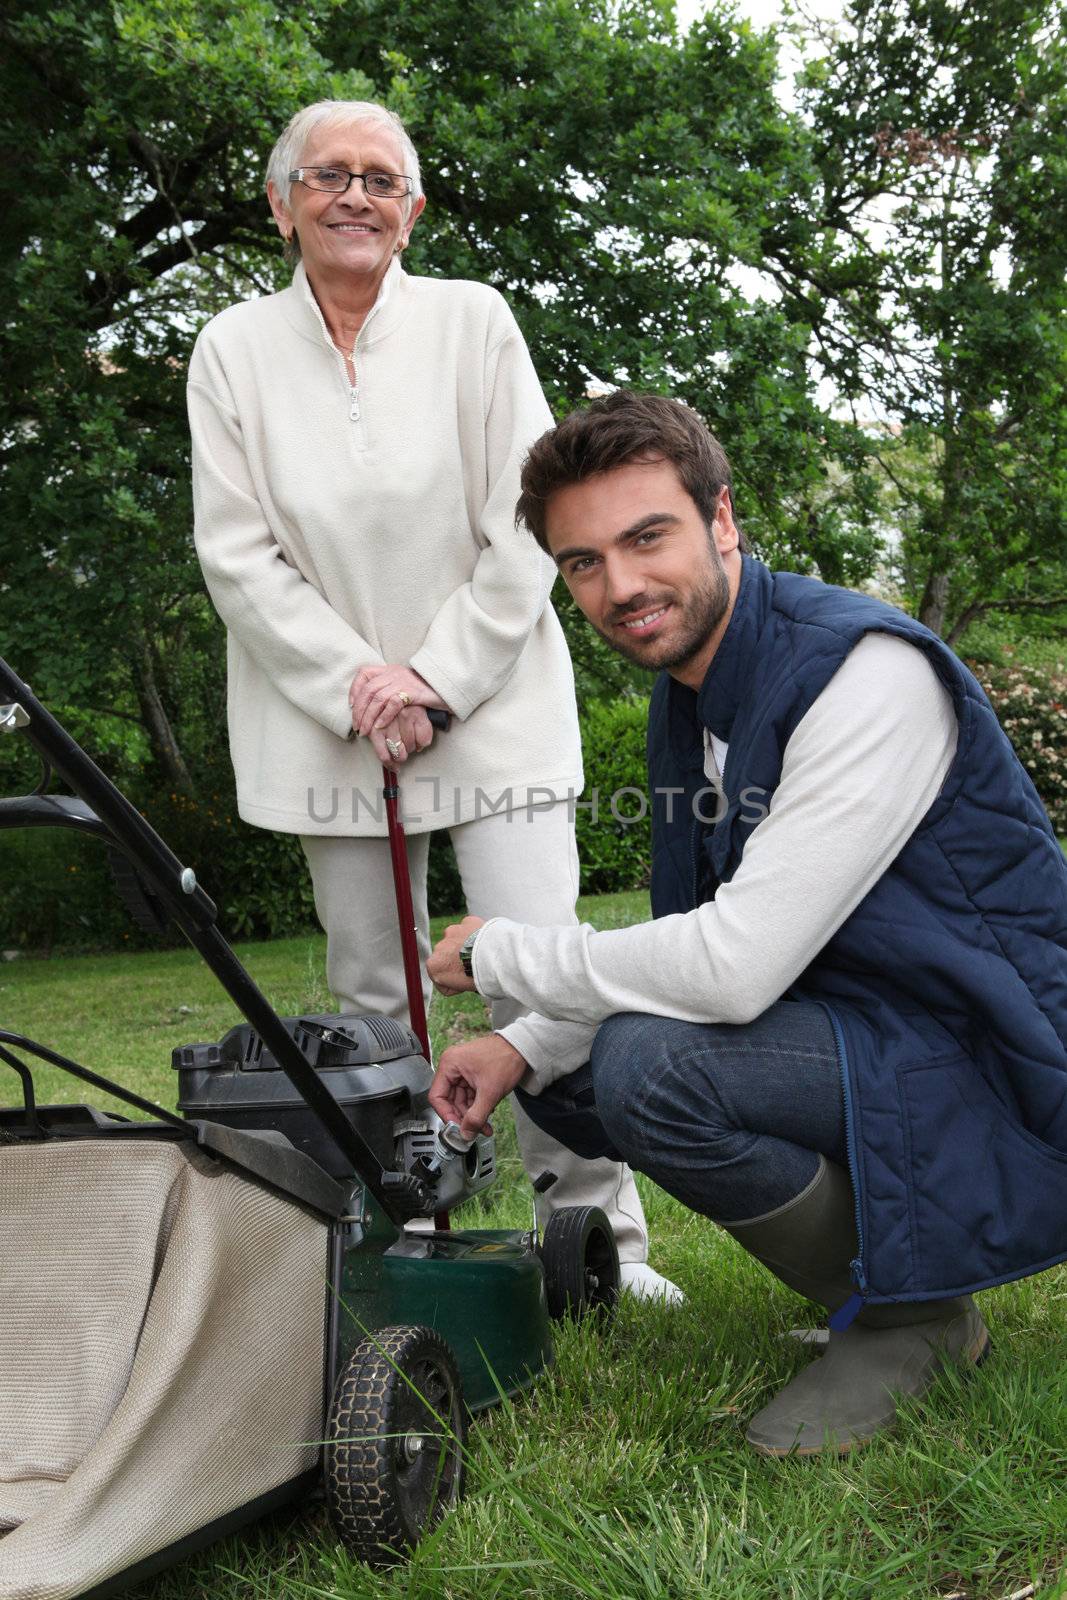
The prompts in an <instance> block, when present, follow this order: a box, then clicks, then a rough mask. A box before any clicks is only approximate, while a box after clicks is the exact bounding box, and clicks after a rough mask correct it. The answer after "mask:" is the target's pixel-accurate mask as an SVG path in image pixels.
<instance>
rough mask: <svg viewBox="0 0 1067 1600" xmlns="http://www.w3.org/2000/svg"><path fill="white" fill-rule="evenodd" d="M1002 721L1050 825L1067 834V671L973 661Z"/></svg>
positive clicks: (1061, 834) (972, 668)
mask: <svg viewBox="0 0 1067 1600" xmlns="http://www.w3.org/2000/svg"><path fill="white" fill-rule="evenodd" d="M970 667H971V670H972V672H973V673H974V674H975V676H976V677H977V679H978V681H979V682H980V683H981V685H982V688H983V689H984V690H985V692H986V694H987V695H988V696H989V698H990V700H991V701H992V702H993V709H994V710H995V711H996V713H997V716H998V717H999V718H1000V724H1001V727H1002V728H1003V729H1004V731H1005V733H1006V734H1007V735H1008V738H1009V739H1010V740H1011V742H1012V744H1013V745H1014V746H1015V750H1016V754H1017V755H1018V757H1019V760H1020V761H1021V762H1022V764H1023V766H1024V767H1025V768H1026V770H1027V772H1028V773H1029V774H1030V776H1031V778H1033V780H1034V787H1035V788H1036V789H1037V792H1038V794H1039V795H1040V796H1041V799H1042V800H1043V801H1044V804H1045V810H1046V811H1047V812H1048V814H1049V817H1050V819H1051V822H1052V826H1053V828H1055V830H1056V832H1057V833H1058V834H1059V835H1060V837H1061V838H1062V837H1064V836H1065V835H1067V673H1064V672H1062V671H1061V672H1050V671H1048V670H1047V669H1044V668H1041V667H1032V666H1018V665H1015V664H1014V663H1012V664H1011V665H1008V666H1000V667H991V666H987V665H985V664H984V663H980V662H973V661H972V662H971V663H970Z"/></svg>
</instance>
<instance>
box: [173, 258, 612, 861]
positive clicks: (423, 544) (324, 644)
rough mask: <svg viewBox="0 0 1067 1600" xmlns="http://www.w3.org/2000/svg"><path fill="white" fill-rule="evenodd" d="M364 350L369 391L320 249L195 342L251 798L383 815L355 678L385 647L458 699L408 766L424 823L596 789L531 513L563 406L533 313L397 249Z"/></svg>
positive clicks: (244, 796)
mask: <svg viewBox="0 0 1067 1600" xmlns="http://www.w3.org/2000/svg"><path fill="white" fill-rule="evenodd" d="M355 367H356V380H357V382H356V389H355V391H352V390H351V389H350V386H349V382H348V378H347V375H346V372H345V367H344V361H343V358H342V356H341V354H340V352H339V351H338V350H337V349H336V348H335V347H334V345H333V343H332V341H331V340H330V338H329V335H328V333H327V331H326V326H325V323H324V322H323V319H322V315H321V312H320V310H319V307H318V305H317V303H316V301H315V298H314V296H313V294H312V293H311V290H310V287H309V285H308V282H307V278H306V275H305V273H304V270H303V268H302V267H298V268H297V271H296V274H295V276H294V279H293V282H292V285H291V286H290V287H289V288H288V289H284V290H283V291H282V292H281V293H280V294H274V295H270V296H267V297H265V298H263V299H258V300H249V301H245V302H243V303H242V304H240V305H235V306H231V307H230V308H229V309H228V310H227V311H224V312H222V313H221V315H219V316H217V317H215V318H213V320H212V321H211V322H209V323H208V324H207V325H206V327H205V328H204V329H203V331H202V332H201V334H200V337H199V338H198V339H197V342H196V347H195V349H194V351H193V355H192V360H191V362H190V368H189V417H190V426H191V429H192V439H193V498H194V510H195V537H196V547H197V552H198V554H199V557H200V561H201V564H202V566H203V570H204V577H205V579H206V582H207V586H208V590H209V592H210V594H211V598H212V600H213V601H214V603H215V606H216V608H217V610H218V612H219V614H220V616H221V617H222V619H223V621H224V622H225V624H226V627H227V630H228V655H227V664H228V699H227V709H228V720H229V733H230V751H231V755H232V759H233V764H234V770H235V773H236V777H237V796H238V809H239V811H240V814H241V816H242V817H244V818H245V820H246V821H248V822H253V823H257V824H258V825H259V826H260V827H264V828H272V829H276V830H279V831H281V832H288V833H316V834H342V835H343V834H357V835H374V834H382V833H384V832H385V819H384V814H383V811H382V803H381V795H380V791H381V776H380V767H379V765H378V762H377V760H376V758H375V756H374V752H373V749H372V747H371V745H370V742H369V740H365V739H356V740H351V739H349V737H348V735H349V732H350V727H351V722H350V715H349V708H348V689H349V685H350V684H351V681H352V679H353V677H354V676H355V674H356V672H357V671H358V669H359V668H360V667H361V666H365V665H368V664H370V663H380V662H383V661H385V662H407V663H410V665H411V666H412V667H413V668H414V669H415V671H416V672H419V673H421V674H422V676H423V677H424V678H426V680H427V681H428V682H429V683H430V684H432V686H433V687H434V688H435V689H436V690H437V691H438V693H439V694H440V695H441V696H442V698H443V699H444V700H445V701H446V703H447V704H448V705H449V706H450V707H451V708H452V710H453V711H454V713H455V718H456V720H455V721H454V722H453V726H452V729H451V730H450V732H449V733H447V734H444V735H438V737H437V738H436V739H435V740H434V743H433V745H432V746H431V747H430V749H429V750H427V751H424V752H422V753H421V754H420V755H418V756H415V757H413V758H412V759H411V760H409V761H408V762H407V763H406V764H405V766H404V768H403V769H402V772H401V779H400V783H401V797H402V807H403V815H404V821H405V824H406V826H407V827H408V828H409V829H410V830H411V831H412V832H423V831H426V830H428V829H431V828H438V827H447V826H449V825H451V824H453V823H457V822H465V821H469V820H470V819H471V818H473V817H475V816H477V815H479V814H485V813H487V812H488V811H489V810H491V809H493V808H494V807H495V808H497V809H500V808H501V806H502V805H503V806H507V805H509V804H510V805H511V806H515V807H518V806H523V805H525V804H527V803H532V804H536V803H537V802H539V801H541V802H544V801H547V800H550V799H559V798H565V797H567V796H568V794H570V793H574V792H580V790H581V786H582V772H581V750H580V742H579V736H578V720H577V712H576V709H575V701H574V683H573V675H572V671H571V664H570V657H569V655H568V652H567V647H566V643H565V641H564V638H563V633H562V630H561V628H560V625H559V620H558V618H557V617H556V614H555V612H554V611H553V609H552V606H551V604H550V602H549V598H548V596H549V591H550V589H551V587H552V583H553V579H554V577H555V569H554V567H553V564H552V562H551V561H549V559H548V558H547V556H545V555H544V553H543V552H542V551H541V550H540V549H539V548H538V546H537V545H536V543H535V542H534V540H533V539H532V538H531V536H530V535H529V534H528V533H527V532H525V531H520V530H518V529H516V527H515V524H514V513H515V502H516V499H517V497H518V490H519V468H520V465H521V462H522V458H523V455H524V454H525V452H526V450H527V448H528V447H529V445H530V444H531V443H532V442H533V440H534V439H536V438H537V437H538V436H539V435H540V434H541V433H543V432H544V431H545V429H546V428H548V427H549V426H551V421H552V419H551V414H550V412H549V410H548V407H547V405H546V404H545V400H544V396H543V395H542V393H541V388H540V384H539V383H538V380H537V375H536V373H535V372H534V368H533V364H532V362H531V360H530V357H529V353H528V351H527V349H526V346H525V343H524V342H523V338H522V335H521V333H520V332H519V329H518V326H517V325H516V322H515V319H514V317H513V316H512V315H511V312H510V311H509V309H508V307H507V305H506V304H505V302H504V300H503V299H502V298H501V297H500V295H498V294H497V293H496V291H495V290H493V289H490V288H488V287H487V286H486V285H484V284H478V283H465V282H459V281H445V280H440V279H433V278H412V277H409V276H408V275H407V274H406V273H404V272H403V271H402V269H401V267H400V263H399V260H398V261H396V262H394V263H393V264H392V266H391V267H390V269H389V272H388V273H387V275H386V279H385V282H384V284H383V286H382V292H381V294H380V295H379V298H378V302H377V303H376V305H375V307H374V308H373V310H372V311H371V313H370V315H369V316H368V317H367V319H366V321H365V323H364V325H363V327H362V329H361V330H360V334H359V338H358V340H357V342H356V349H355Z"/></svg>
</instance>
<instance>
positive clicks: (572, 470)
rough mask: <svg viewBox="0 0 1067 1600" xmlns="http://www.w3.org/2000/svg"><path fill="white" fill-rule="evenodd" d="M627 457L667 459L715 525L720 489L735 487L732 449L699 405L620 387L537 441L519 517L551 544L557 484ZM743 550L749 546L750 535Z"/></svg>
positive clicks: (707, 521)
mask: <svg viewBox="0 0 1067 1600" xmlns="http://www.w3.org/2000/svg"><path fill="white" fill-rule="evenodd" d="M629 461H669V462H670V463H671V465H672V466H673V467H674V470H675V471H676V472H677V474H678V477H679V480H680V482H681V485H682V488H683V489H684V490H685V491H686V493H687V494H688V495H689V496H690V498H691V499H692V500H693V501H694V502H695V504H696V507H697V510H698V511H699V512H700V515H701V516H702V517H703V519H704V522H705V525H706V526H707V527H708V529H709V530H710V528H711V525H712V522H713V521H714V519H715V512H716V509H717V507H718V503H719V494H720V492H721V491H722V490H723V489H731V488H732V487H733V474H732V473H731V471H730V463H729V461H728V460H727V459H726V452H725V450H724V449H723V447H722V445H721V444H720V443H719V441H718V440H717V439H716V437H715V435H714V434H713V433H712V432H711V431H710V429H709V428H708V427H707V425H706V424H705V423H704V422H703V421H702V420H701V419H700V417H698V416H697V414H696V412H695V411H691V410H690V408H689V407H688V406H687V405H684V404H683V403H682V401H681V400H670V399H668V398H667V397H666V396H665V395H661V394H635V393H634V392H633V390H632V389H616V390H614V391H613V393H611V394H608V395H604V396H603V398H602V399H599V400H594V401H592V402H591V403H590V404H589V405H588V406H585V407H583V408H582V410H580V411H572V412H571V414H570V416H567V417H564V419H563V421H562V422H561V423H560V424H559V426H558V427H557V428H552V429H550V430H549V432H548V433H543V434H542V435H541V437H540V439H538V440H537V442H536V444H534V445H533V446H531V449H530V453H529V455H528V456H527V457H526V460H525V462H524V463H523V468H522V493H521V494H520V495H519V502H518V505H517V506H516V507H515V520H516V522H524V523H525V524H526V526H527V527H528V528H529V530H530V532H531V533H532V534H533V536H534V538H535V539H536V540H537V542H538V544H539V545H540V546H541V548H542V550H548V540H547V539H546V537H545V511H546V509H547V506H548V502H549V500H550V499H551V497H552V496H553V495H554V494H555V493H556V492H557V490H559V489H566V488H567V487H568V486H569V485H570V484H572V483H581V482H582V481H583V479H585V478H591V477H592V476H593V474H594V473H597V472H610V471H611V470H612V469H613V468H614V467H621V466H623V465H625V464H626V463H627V462H629ZM741 549H742V550H747V549H748V543H747V541H746V539H745V536H744V534H742V535H741ZM549 553H550V554H551V552H549Z"/></svg>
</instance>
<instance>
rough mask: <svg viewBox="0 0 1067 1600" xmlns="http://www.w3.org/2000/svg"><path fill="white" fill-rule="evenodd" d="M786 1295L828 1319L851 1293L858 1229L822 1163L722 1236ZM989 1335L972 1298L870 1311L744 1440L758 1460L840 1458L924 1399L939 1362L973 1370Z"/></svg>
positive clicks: (834, 1171) (834, 1337)
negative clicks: (802, 1182)
mask: <svg viewBox="0 0 1067 1600" xmlns="http://www.w3.org/2000/svg"><path fill="white" fill-rule="evenodd" d="M726 1231H727V1233H729V1234H731V1235H732V1236H733V1238H735V1239H736V1240H737V1241H738V1243H739V1244H741V1245H743V1246H744V1248H745V1249H746V1250H747V1251H748V1252H749V1254H750V1255H753V1256H755V1257H756V1258H757V1260H759V1261H762V1262H763V1264H764V1266H766V1267H769V1268H770V1270H771V1271H772V1272H773V1273H774V1275H775V1277H777V1278H780V1279H781V1281H782V1282H783V1283H785V1284H788V1285H789V1287H790V1288H791V1289H796V1290H798V1291H799V1292H800V1293H801V1294H804V1295H807V1296H808V1297H809V1299H813V1300H818V1301H821V1303H822V1304H823V1305H825V1306H827V1307H828V1308H829V1309H830V1310H831V1311H834V1310H836V1309H837V1308H838V1307H839V1306H841V1305H843V1304H844V1303H845V1301H846V1300H847V1299H848V1298H849V1296H850V1294H851V1293H852V1283H851V1276H850V1271H849V1263H850V1262H851V1261H852V1259H853V1257H854V1256H855V1254H856V1222H855V1210H854V1206H853V1200H852V1185H851V1183H850V1182H849V1178H848V1174H847V1173H846V1172H845V1171H844V1170H843V1169H842V1168H841V1167H838V1166H835V1165H833V1164H832V1163H831V1162H828V1161H825V1160H821V1159H820V1165H819V1170H818V1172H817V1173H816V1175H815V1177H814V1178H813V1179H812V1181H811V1183H810V1184H809V1185H808V1187H807V1188H806V1189H805V1190H803V1191H802V1193H801V1194H799V1195H798V1196H797V1197H796V1199H794V1200H791V1201H788V1202H787V1203H786V1204H785V1205H784V1206H780V1207H779V1208H778V1209H777V1210H776V1211H771V1212H768V1213H767V1214H766V1215H765V1216H762V1217H755V1218H753V1219H752V1220H751V1221H749V1222H739V1223H730V1224H729V1226H728V1227H727V1229H726ZM988 1347H989V1335H988V1333H987V1332H986V1329H985V1324H984V1323H983V1322H982V1318H981V1316H980V1315H979V1313H978V1310H977V1307H976V1306H975V1304H974V1301H973V1300H972V1299H971V1297H970V1296H969V1295H967V1296H964V1297H962V1298H959V1299H952V1300H924V1301H912V1302H909V1303H907V1304H894V1305H884V1306H868V1307H866V1308H865V1309H864V1310H863V1311H861V1312H860V1314H859V1316H858V1317H857V1318H856V1320H855V1321H854V1322H853V1323H852V1324H851V1325H850V1326H849V1327H848V1328H845V1329H844V1330H843V1331H841V1332H836V1331H834V1330H832V1329H831V1332H830V1337H829V1342H828V1343H827V1345H826V1347H825V1354H824V1355H822V1356H820V1358H819V1359H818V1360H817V1361H814V1362H813V1363H812V1364H811V1366H809V1367H805V1369H804V1371H803V1372H801V1373H799V1374H798V1376H797V1377H795V1378H794V1379H793V1380H792V1382H791V1383H787V1384H786V1386H785V1388H784V1389H782V1390H781V1391H780V1392H779V1393H778V1394H777V1395H776V1396H775V1397H774V1399H773V1400H772V1401H771V1402H770V1404H769V1405H767V1406H764V1408H763V1410H762V1411H759V1412H757V1414H756V1415H755V1416H754V1417H753V1419H752V1421H751V1423H750V1424H749V1427H748V1431H747V1433H746V1435H745V1437H746V1439H747V1440H748V1442H749V1444H750V1445H752V1446H753V1448H754V1449H756V1450H759V1451H760V1452H761V1453H762V1454H764V1455H772V1456H785V1455H815V1454H817V1453H818V1452H820V1451H823V1450H834V1451H837V1452H838V1453H839V1454H845V1453H847V1452H848V1451H849V1450H854V1449H856V1448H857V1447H858V1446H860V1445H863V1444H866V1442H867V1441H868V1440H869V1439H871V1438H873V1437H874V1435H875V1434H876V1433H878V1432H879V1431H880V1430H881V1429H882V1428H885V1427H888V1426H889V1425H890V1424H891V1423H892V1422H893V1421H894V1419H895V1417H896V1407H897V1399H898V1397H899V1396H901V1395H906V1396H910V1397H915V1396H917V1395H921V1394H923V1393H924V1392H925V1391H926V1390H927V1389H928V1388H929V1387H930V1384H931V1383H932V1382H933V1380H934V1377H935V1376H936V1374H937V1370H938V1367H939V1365H940V1363H941V1362H942V1361H944V1360H952V1361H958V1362H960V1363H961V1364H968V1363H970V1364H977V1363H978V1362H979V1361H981V1360H982V1358H983V1357H984V1356H985V1354H986V1351H987V1350H988Z"/></svg>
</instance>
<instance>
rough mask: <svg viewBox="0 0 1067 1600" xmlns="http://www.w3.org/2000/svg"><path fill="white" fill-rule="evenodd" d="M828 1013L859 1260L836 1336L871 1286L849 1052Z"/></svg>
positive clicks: (835, 1323) (835, 1322) (833, 1320)
mask: <svg viewBox="0 0 1067 1600" xmlns="http://www.w3.org/2000/svg"><path fill="white" fill-rule="evenodd" d="M816 1004H818V1005H819V1006H821V1007H822V1009H823V1011H825V1013H826V1015H827V1017H828V1019H829V1022H830V1026H831V1027H832V1028H833V1030H834V1043H835V1044H836V1046H837V1065H838V1070H839V1071H840V1073H841V1088H842V1091H843V1093H844V1101H845V1151H846V1154H847V1157H848V1175H849V1179H850V1181H851V1183H852V1202H853V1205H854V1206H855V1208H856V1258H855V1260H854V1261H850V1262H849V1264H848V1268H849V1273H850V1275H851V1278H852V1282H853V1284H854V1285H855V1288H856V1292H855V1294H853V1295H851V1296H850V1297H849V1299H847V1300H846V1301H845V1303H844V1305H843V1306H841V1307H839V1308H838V1310H837V1311H835V1312H834V1313H833V1314H832V1316H831V1317H830V1322H829V1325H830V1327H831V1328H833V1330H834V1331H835V1332H836V1333H839V1332H841V1330H842V1329H844V1328H847V1327H848V1326H849V1324H850V1323H851V1322H852V1321H854V1319H855V1318H856V1316H857V1315H858V1313H859V1312H860V1311H862V1310H863V1302H864V1300H865V1299H866V1298H867V1293H868V1289H869V1285H868V1283H867V1269H866V1267H865V1265H864V1260H863V1258H864V1255H865V1250H864V1243H863V1216H862V1213H861V1208H860V1184H859V1162H858V1161H857V1159H856V1129H855V1125H854V1118H853V1104H852V1084H851V1082H850V1081H849V1076H848V1052H847V1050H846V1047H845V1035H844V1033H843V1031H842V1028H841V1023H840V1022H839V1020H838V1017H837V1013H836V1012H835V1011H834V1010H833V1008H832V1007H831V1006H828V1005H827V1004H826V1002H825V1001H823V1000H819V1001H817V1002H816Z"/></svg>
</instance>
